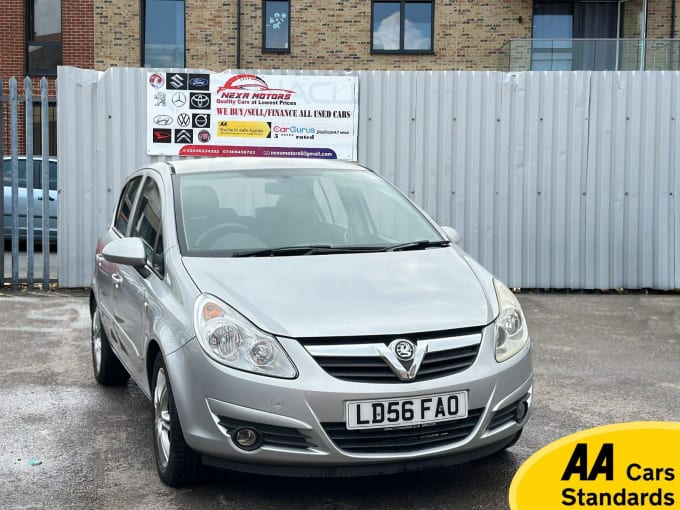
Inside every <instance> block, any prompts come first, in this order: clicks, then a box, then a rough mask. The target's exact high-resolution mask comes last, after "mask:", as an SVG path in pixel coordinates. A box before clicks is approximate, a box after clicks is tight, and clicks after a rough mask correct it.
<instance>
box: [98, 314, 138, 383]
mask: <svg viewBox="0 0 680 510" xmlns="http://www.w3.org/2000/svg"><path fill="white" fill-rule="evenodd" d="M92 370H93V371H94V378H95V379H96V380H97V382H98V383H99V384H102V385H104V386H120V385H123V384H125V383H126V382H127V380H128V379H129V377H130V375H129V374H128V373H127V371H126V370H125V367H123V365H122V364H121V362H120V361H119V360H118V358H117V357H116V355H115V354H114V353H113V350H111V345H110V344H109V339H108V337H107V336H106V333H105V332H104V328H102V321H101V318H100V316H99V306H98V305H97V304H96V303H95V305H94V312H93V313H92Z"/></svg>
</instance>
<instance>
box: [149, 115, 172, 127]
mask: <svg viewBox="0 0 680 510" xmlns="http://www.w3.org/2000/svg"><path fill="white" fill-rule="evenodd" d="M153 123H154V124H156V125H157V126H169V125H170V124H172V117H170V115H156V116H155V117H154V118H153Z"/></svg>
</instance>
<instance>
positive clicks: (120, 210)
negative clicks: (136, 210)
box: [113, 177, 142, 235]
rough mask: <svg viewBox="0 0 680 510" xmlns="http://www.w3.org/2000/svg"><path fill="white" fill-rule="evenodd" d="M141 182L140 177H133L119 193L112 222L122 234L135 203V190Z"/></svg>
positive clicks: (125, 231) (125, 230)
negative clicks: (114, 217)
mask: <svg viewBox="0 0 680 510" xmlns="http://www.w3.org/2000/svg"><path fill="white" fill-rule="evenodd" d="M141 182H142V178H141V177H135V178H134V179H132V180H131V181H130V182H128V183H127V184H126V185H125V188H123V192H122V193H121V195H120V201H119V202H118V207H117V208H116V219H115V221H114V223H113V226H114V228H115V229H116V230H117V231H118V232H120V233H121V234H122V235H125V234H126V233H127V228H128V224H129V223H130V214H131V213H132V206H133V205H134V203H135V197H136V196H137V190H139V185H140V183H141Z"/></svg>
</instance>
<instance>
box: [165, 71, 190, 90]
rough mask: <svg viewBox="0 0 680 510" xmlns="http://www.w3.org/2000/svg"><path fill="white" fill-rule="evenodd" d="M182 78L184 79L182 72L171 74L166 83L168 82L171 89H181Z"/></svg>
mask: <svg viewBox="0 0 680 510" xmlns="http://www.w3.org/2000/svg"><path fill="white" fill-rule="evenodd" d="M184 80H186V77H185V76H184V75H182V74H172V75H170V77H169V79H168V83H169V84H170V87H172V88H173V89H182V88H184V83H185V82H184Z"/></svg>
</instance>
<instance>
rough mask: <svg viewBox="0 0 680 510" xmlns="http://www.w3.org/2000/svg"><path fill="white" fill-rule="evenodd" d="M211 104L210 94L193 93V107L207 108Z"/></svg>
mask: <svg viewBox="0 0 680 510" xmlns="http://www.w3.org/2000/svg"><path fill="white" fill-rule="evenodd" d="M209 104H210V96H208V95H207V94H192V96H191V106H192V107H193V108H205V107H207V106H208V105H209Z"/></svg>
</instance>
